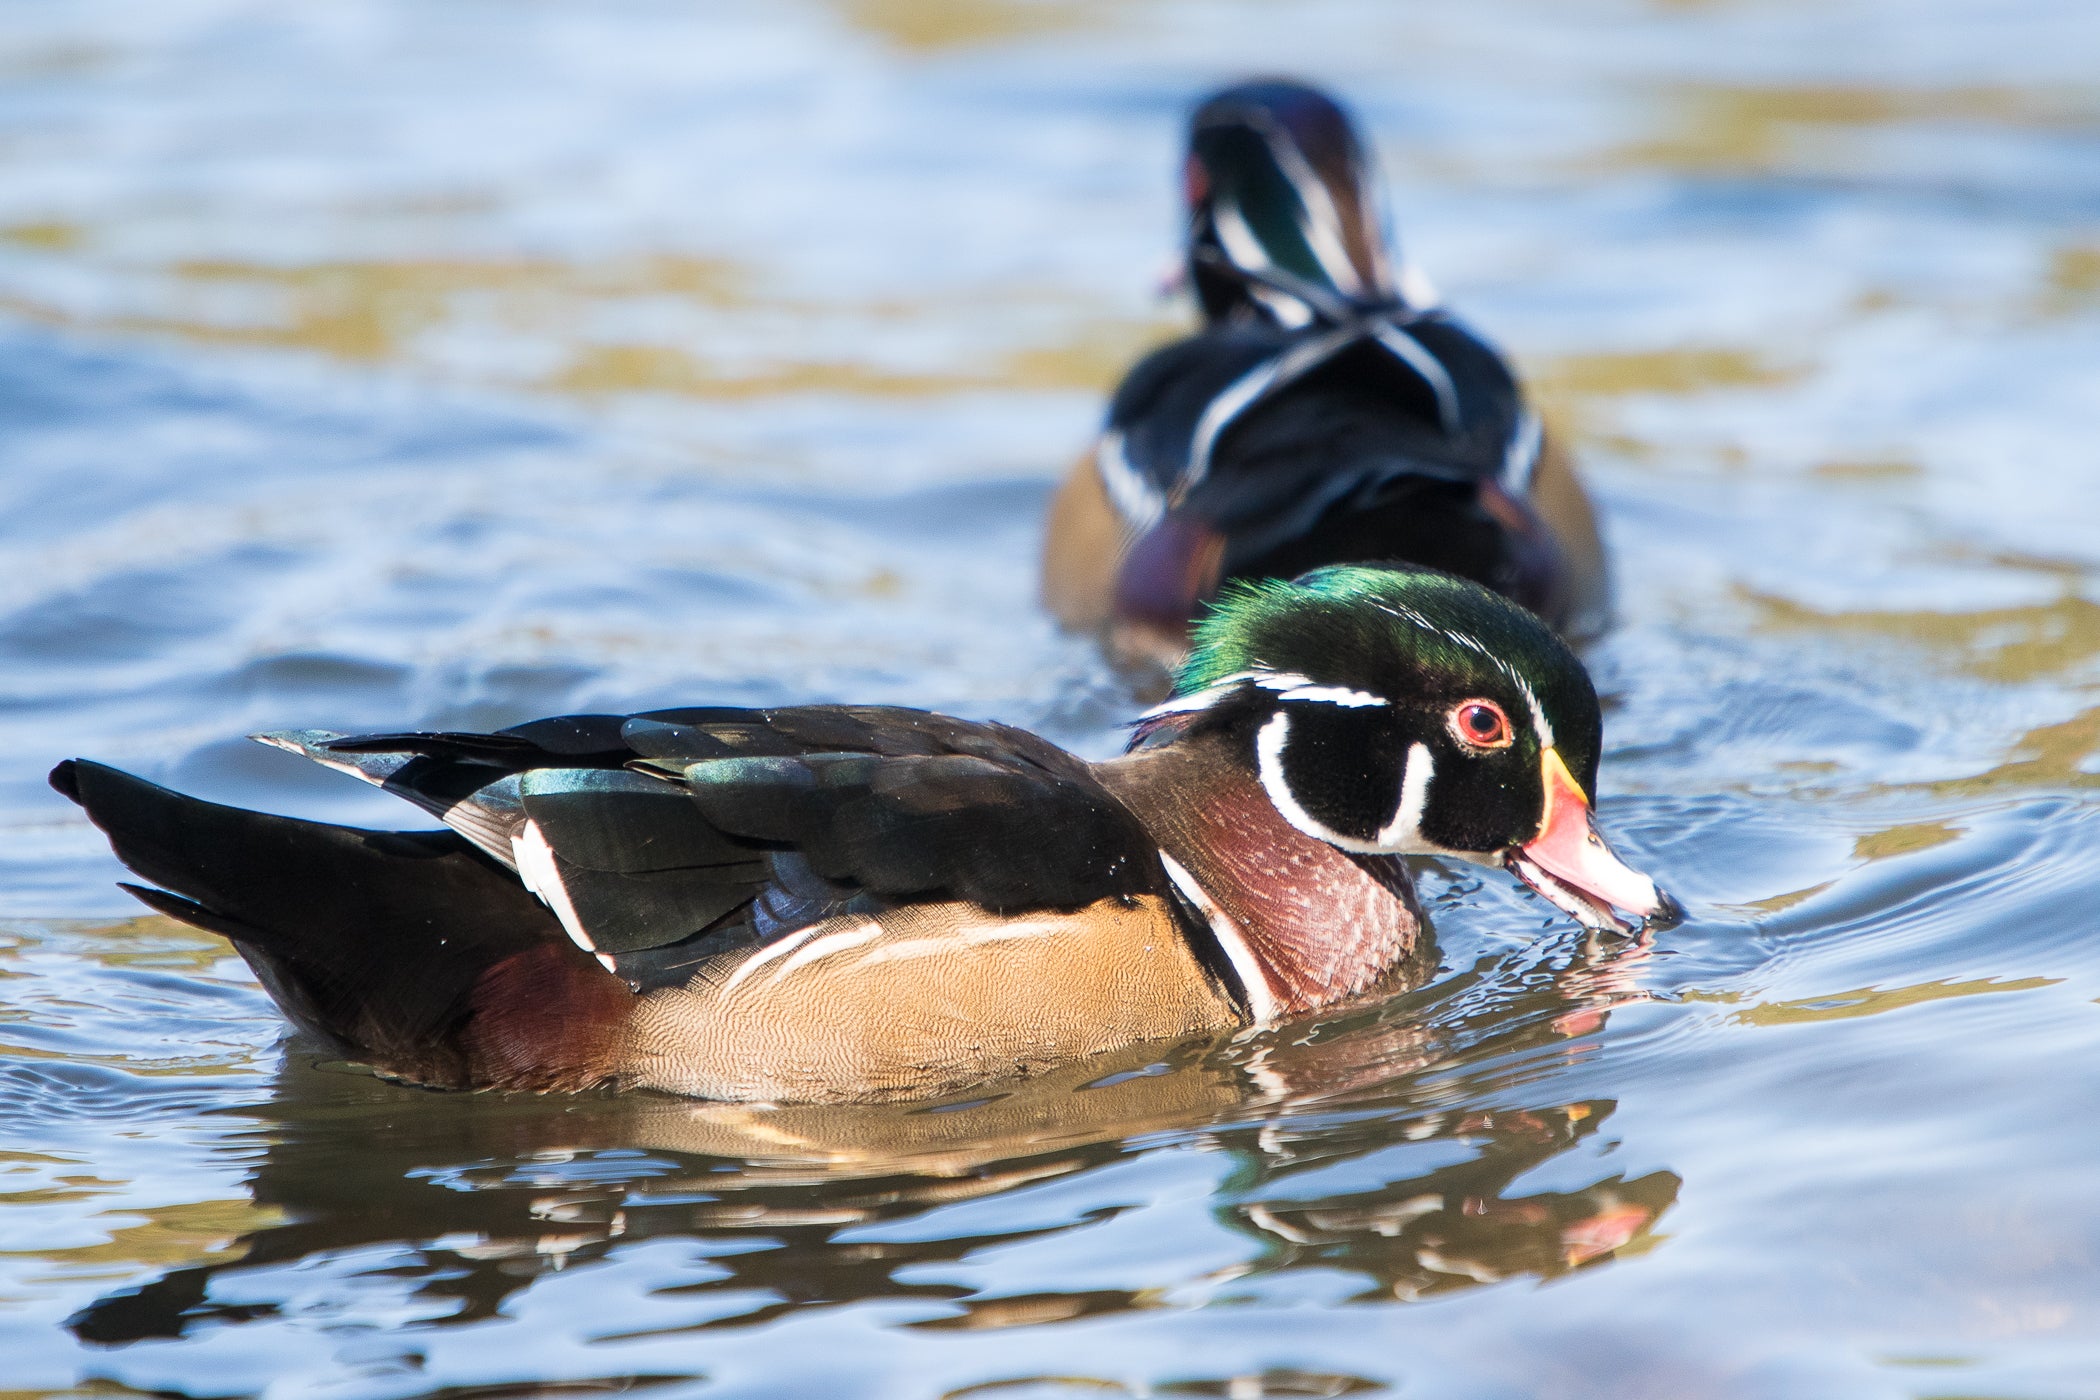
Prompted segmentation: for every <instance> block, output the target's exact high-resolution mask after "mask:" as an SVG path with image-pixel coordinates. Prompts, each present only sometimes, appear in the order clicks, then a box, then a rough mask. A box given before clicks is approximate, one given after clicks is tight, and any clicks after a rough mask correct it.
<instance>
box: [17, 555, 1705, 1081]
mask: <svg viewBox="0 0 2100 1400" xmlns="http://www.w3.org/2000/svg"><path fill="white" fill-rule="evenodd" d="M1599 727H1600V721H1599V714H1598V708H1597V701H1596V696H1595V694H1594V692H1593V691H1592V689H1591V687H1590V682H1589V679H1588V677H1587V676H1586V675H1585V673H1584V671H1583V669H1582V666H1581V664H1580V662H1578V661H1577V660H1576V658H1575V657H1574V656H1573V655H1572V654H1571V653H1570V652H1569V651H1568V649H1567V648H1566V646H1565V645H1564V644H1562V643H1561V642H1560V641H1559V640H1558V639H1557V638H1555V637H1554V636H1553V634H1552V633H1550V632H1549V631H1548V630H1547V629H1546V628H1544V627H1543V626H1542V625H1541V624H1540V623H1539V622H1538V620H1537V619H1536V618H1534V617H1533V616H1532V615H1531V614H1529V613H1527V612H1525V611H1524V610H1522V609H1520V608H1518V607H1516V606H1515V605H1514V604H1511V603H1509V602H1508V601H1506V600H1504V599H1502V598H1500V597H1498V596H1496V595H1494V594H1492V593H1489V592H1488V591H1486V590H1484V589H1482V588H1479V587H1478V586H1476V585H1474V584H1471V583H1468V582H1465V581H1462V580H1459V579H1455V578H1452V577H1449V576H1447V575H1443V574H1437V573H1430V572H1393V571H1385V570H1371V569H1330V570H1324V571H1320V572H1317V573H1315V574H1312V575H1310V576H1308V577H1306V578H1305V579H1303V580H1300V581H1297V582H1294V583H1285V582H1269V583H1264V584H1260V585H1247V586H1242V587H1240V588H1239V589H1237V591H1232V592H1229V593H1228V594H1227V596H1226V598H1225V599H1224V601H1223V603H1222V604H1221V606H1220V607H1219V608H1218V610H1217V611H1216V612H1215V613H1214V614H1213V615H1212V617H1211V618H1210V619H1209V620H1208V621H1207V622H1205V623H1204V624H1203V626H1202V628H1201V629H1200V631H1199V634H1198V638H1197V645H1196V649H1195V651H1194V653H1193V654H1192V656H1191V658H1190V660H1189V663H1188V665H1187V666H1186V667H1185V668H1184V671H1183V673H1182V678H1181V685H1180V689H1179V693H1178V694H1177V695H1176V696H1175V697H1174V698H1173V699H1171V700H1170V701H1168V702H1167V703H1166V704H1164V705H1161V706H1159V707H1158V708H1156V709H1154V710H1153V711H1151V712H1149V713H1148V714H1147V715H1146V716H1145V717H1144V718H1143V719H1142V720H1141V721H1140V722H1139V726H1138V734H1137V738H1136V740H1135V742H1134V743H1133V745H1132V748H1131V751H1130V752H1129V753H1128V754H1127V755H1126V756H1124V757H1122V758H1119V759H1115V760H1113V761H1110V762H1106V763H1099V764H1094V763H1088V762H1085V761H1083V760H1081V759H1079V758H1077V757H1075V756H1073V755H1071V754H1069V753H1066V752H1065V751H1064V750H1062V749H1059V748H1058V747H1056V746H1055V745H1053V744H1050V743H1048V742H1047V741H1045V740H1043V739H1040V738H1037V737H1035V736H1033V735H1031V734H1027V733H1025V732H1023V731H1020V730H1016V729H1012V728H1009V727H1006V726H1004V725H998V724H987V723H977V722H971V721H967V720H960V719H954V718H950V717H948V716H944V715H937V714H931V713H928V712H925V711H918V710H904V709H893V708H881V707H856V706H831V705H820V706H807V707H800V708H789V709H775V710H745V709H723V708H695V709H682V710H664V711H657V712H654V713H650V714H641V715H628V716H620V715H574V716H567V717H563V718H558V719H548V720H540V721H536V722H534V723H531V724H524V725H520V726H518V727H516V728H514V729H509V730H504V731H501V732H499V733H495V734H451V733H435V734H390V735H378V736H363V737H350V736H343V735H337V734H331V733H325V732H320V731H312V730H305V731H293V732H288V733H278V734H270V735H263V736H259V737H261V738H262V739H263V740H264V742H267V743H271V744H275V745H277V746H278V747H280V748H285V749H289V750H292V751H293V752H296V753H301V754H305V755H307V756H308V757H311V758H313V759H316V760H318V761H319V762H321V763H324V764H326V765H328V766H330V767H332V768H337V769H340V770H342V771H344V772H347V773H351V774H354V775H356V776H358V777H360V778H363V779H365V780H367V781H369V782H373V783H377V784H379V785H380V786H382V787H384V788H385V789H387V790H388V791H390V792H394V793H397V794H399V795H400V796H402V797H404V798H406V799H407V800H408V801H410V802H412V803H414V804H415V805H417V806H418V807H421V808H422V809H423V810H424V811H426V812H428V813H430V814H432V815H433V816H435V817H437V818H438V819H440V820H442V821H443V822H444V824H445V826H446V828H447V829H446V830H444V831H437V832H427V831H426V832H370V831H361V830H355V829H352V828H346V827H339V826H331V825H326V824H321V823H315V822H308V821H299V820H294V819H291V818H287V817H279V816H270V815H266V814H263V813H258V812H250V811H244V810H240V809H237V808H230V807H222V806H216V805H213V804H210V803H205V802H201V801H198V800H196V799H194V798H190V797H185V796H182V795H180V794H177V793H173V792H169V791H167V790H166V789H163V788H159V787H156V786H154V785H152V784H150V783H147V782H145V781H143V780H141V779H138V778H135V777H132V776H130V775H128V774H124V773H121V772H118V771H117V770H115V769H111V768H107V767H104V766H102V765H99V764H94V763H90V762H87V761H85V760H74V761H70V762H67V763H63V764H60V765H59V767H58V768H57V769H56V770H55V771H54V772H53V774H52V781H53V783H54V785H55V786H57V787H58V788H59V790H60V791H62V792H64V793H65V794H66V795H67V796H69V797H71V798H73V799H74V800H75V801H77V802H79V803H80V804H81V805H82V806H83V807H84V808H86V810H87V813H88V815H89V817H90V818H92V819H93V820H94V821H95V822H96V823H97V824H98V825H100V826H101V827H102V828H103V829H104V830H105V831H106V832H108V834H109V836H110V839H111V842H112V844H113V846H114V847H115V849H116V852H117V855H118V856H119V857H120V858H121V859H123V860H124V861H125V863H126V864H128V865H129V866H130V867H131V868H132V869H133V870H135V871H136V872H138V874H139V875H140V876H141V877H143V878H144V879H145V880H146V881H148V882H150V884H151V885H152V886H154V887H156V888H137V889H135V892H136V893H137V894H138V895H139V896H140V897H141V898H142V899H144V900H145V901H146V902H147V903H148V904H150V905H152V906H153V907H154V908H156V909H159V910H161V911H163V912H165V913H167V914H170V915H172V916H174V917H175V918H178V919H183V920H186V921H188V922H190V923H193V924H196V925H198V926H200V927H202V928H206V929H211V930H214V931H216V932H218V933H221V934H224V935H225V936H226V937H228V938H229V939H231V940H232V941H233V943H234V946H235V947H236V948H238V949H239V950H240V952H241V953H242V955H243V956H244V957H246V958H247V960H248V961H249V963H250V964H251V965H252V966H253V967H254V968H255V970H256V972H257V974H258V976H260V977H261V979H262V981H263V983H264V985H265V986H266V987H267V988H268V989H269V991H270V992H271V994H272V995H273V996H274V997H275V998H276V1000H277V1001H278V1003H279V1005H280V1006H282V1007H283V1009H284V1011H285V1012H286V1014H287V1015H288V1016H289V1017H290V1019H291V1020H293V1021H294V1022H295V1023H297V1024H298V1025H299V1026H301V1027H302V1028H304V1029H305V1030H307V1031H309V1032H311V1033H313V1034H315V1035H317V1036H319V1037H321V1038H322V1039H323V1040H325V1041H326V1042H328V1043H329V1044H330V1045H331V1046H332V1047H333V1048H334V1049H336V1050H337V1051H338V1052H339V1053H341V1054H343V1055H345V1056H348V1057H350V1058H354V1059H357V1060H361V1061H364V1062H367V1063H369V1064H372V1065H374V1066H375V1067H377V1068H378V1069H379V1070H381V1071H382V1072H384V1073H386V1074H389V1075H392V1076H395V1077H398V1078H402V1079H407V1080H412V1081H415V1082H419V1083H424V1084H431V1085H440V1086H451V1087H495V1088H517V1089H538V1090H547V1089H579V1088H585V1087H590V1086H595V1085H624V1086H644V1087H649V1088H655V1089H661V1090H668V1091H671V1092H674V1093H680V1094H688V1095H694V1096H700V1097H706V1098H715V1099H730V1100H743V1101H774V1102H787V1101H845V1100H875V1099H891V1098H900V1097H910V1096H915V1095H923V1094H931V1093H936V1092H940V1091H944V1090H948V1089H952V1088H955V1087H958V1086H961V1085H966V1084H970V1083H974V1082H978V1081H981V1080H985V1079H990V1078H995V1077H1001V1076H1006V1075H1012V1074H1016V1073H1029V1072H1033V1071H1039V1070H1042V1069H1044V1068H1046V1067H1048V1066H1050V1065H1052V1064H1056V1063H1058V1062H1061V1061H1066V1060H1070V1059H1073V1058H1077V1057H1080V1056H1085V1055H1089V1054H1094V1053H1097V1052H1100V1051H1103V1050H1107V1049H1110V1048H1112V1047H1116V1046H1121V1045H1125V1044H1128V1043H1131V1042H1135V1041H1142V1040H1148V1039H1160V1038H1168V1037H1178V1036H1182V1035H1186V1034H1191V1033H1197V1032H1204V1031H1214V1030H1218V1029H1223V1028H1230V1027H1233V1026H1240V1025H1247V1024H1253V1023H1260V1022H1266V1021H1272V1020H1276V1019H1279V1018H1282V1017H1288V1016H1292V1015H1296V1014H1298V1013H1301V1012H1305V1011H1309V1010H1312V1009H1314V1008H1317V1007H1320V1006H1323V1005H1327V1004H1329V1003H1332V1002H1334V1001H1336V1000H1338V999H1340V998H1343V997H1348V996H1352V995H1355V994H1358V993H1361V992H1364V991H1366V990H1368V989H1370V988H1371V987H1373V986H1374V985H1375V984H1376V983H1377V982H1378V980H1379V979H1380V978H1381V977H1382V976H1383V975H1384V974H1385V973H1386V972H1388V971H1389V970H1390V969H1391V968H1393V967H1394V965H1395V964H1396V963H1398V962H1399V961H1400V960H1401V959H1403V958H1404V957H1406V956H1407V954H1408V953H1409V952H1410V951H1411V950H1412V949H1413V948H1414V947H1415V945H1416V942H1417V939H1418V937H1419V934H1420V931H1421V924H1420V915H1419V913H1418V911H1417V909H1416V906H1415V904H1414V900H1413V896H1412V893H1411V890H1410V887H1409V881H1408V876H1407V872H1406V870H1405V868H1404V867H1403V866H1402V864H1401V863H1400V861H1399V857H1400V856H1402V855H1405V854H1410V853H1437V854H1442V855H1447V856H1454V857H1458V858H1461V859H1465V860H1472V861H1479V862H1483V863H1489V864H1500V865H1506V866H1508V867H1509V868H1510V869H1511V870H1512V871H1514V872H1515V873H1516V874H1518V875H1519V876H1521V877H1522V878H1523V879H1524V880H1525V881H1526V882H1527V883H1529V884H1530V885H1532V886H1533V888H1535V889H1537V890H1539V891H1540V892H1541V893H1542V894H1544V895H1545V896H1546V897H1547V898H1549V899H1550V900H1552V901H1553V902H1554V903H1555V904H1557V905H1558V906H1560V907H1561V908H1562V909H1564V910H1567V911H1568V912H1570V913H1571V914H1573V915H1575V916H1576V917H1577V918H1579V919H1582V920H1583V921H1584V922H1587V923H1591V924H1594V925H1608V924H1614V923H1615V922H1616V915H1614V913H1613V910H1614V909H1615V908H1616V909H1618V910H1623V911H1624V912H1625V913H1627V914H1628V915H1631V916H1633V917H1636V918H1642V917H1655V916H1658V915H1667V914H1668V913H1669V912H1670V910H1671V906H1670V905H1669V902H1668V901H1667V899H1666V898H1665V897H1664V896H1663V895H1661V894H1660V893H1659V892H1658V891H1657V890H1656V888H1655V886H1654V884H1653V883H1652V882H1651V881H1649V880H1648V879H1647V878H1645V877H1643V876H1641V875H1638V874H1636V873H1634V872H1633V871H1632V870H1630V869H1628V868H1627V867H1626V866H1624V865H1622V864H1621V863H1620V862H1619V861H1618V860H1617V859H1616V858H1614V857H1613V856H1612V855H1611V853H1610V851H1609V850H1608V849H1607V848H1606V847H1605V845H1604V844H1603V841H1602V839H1601V838H1600V837H1598V836H1597V834H1596V832H1595V828H1594V826H1593V824H1592V821H1591V815H1590V804H1589V799H1588V796H1587V794H1588V793H1589V792H1590V791H1591V790H1592V788H1593V785H1594V782H1595V778H1596V768H1597V758H1598V751H1599V743H1600V733H1599Z"/></svg>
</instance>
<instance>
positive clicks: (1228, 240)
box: [1183, 79, 1398, 327]
mask: <svg viewBox="0 0 2100 1400" xmlns="http://www.w3.org/2000/svg"><path fill="white" fill-rule="evenodd" d="M1183 184H1184V193H1185V195H1186V197H1187V201H1188V211H1189V235H1188V256H1189V276H1190V279H1191V281H1192V283H1193V285H1194V287H1195V291H1196V295H1197V298H1198V300H1199V301H1201V302H1202V304H1203V310H1204V314H1205V315H1206V317H1207V318H1209V319H1210V320H1213V321H1216V320H1220V319H1224V318H1226V317H1229V316H1232V315H1235V314H1251V315H1255V316H1259V317H1261V318H1263V319H1267V320H1272V321H1276V322H1279V323H1281V324H1283V325H1285V326H1293V327H1295V326H1299V325H1304V324H1307V323H1309V322H1310V321H1311V320H1312V319H1313V318H1314V317H1315V316H1316V315H1327V314H1329V313H1330V312H1331V311H1332V310H1333V308H1334V307H1335V306H1344V307H1346V306H1350V305H1357V306H1366V305H1382V304H1389V303H1391V302H1394V301H1395V300H1397V298H1398V293H1397V292H1396V290H1395V286H1394V279H1393V275H1392V270H1391V267H1390V265H1389V263H1388V261H1387V256H1386V246H1385V244H1386V235H1385V229H1384V226H1383V220H1382V219H1381V217H1380V212H1379V209H1378V204H1377V201H1378V194H1377V185H1376V182H1375V181H1374V180H1373V179H1372V177H1371V173H1370V166H1369V163H1368V161H1367V159H1366V154H1365V150H1364V144H1363V142H1362V140H1361V139H1360V138H1359V137H1358V135H1357V132H1356V126H1355V123H1354V122H1352V121H1351V120H1350V118H1349V114H1348V112H1347V111H1345V110H1344V109H1343V108H1342V106H1341V104H1339V103H1338V102H1336V101H1335V100H1334V99H1333V98H1331V97H1329V96H1328V95H1327V94H1326V93H1324V92H1321V91H1320V90H1319V89H1318V88H1314V87H1309V86H1307V85H1306V84H1303V83H1298V82H1292V81H1289V80H1287V79H1265V80H1262V81H1257V82H1249V83H1240V84H1238V85H1236V86H1233V87H1229V88H1225V89H1223V90H1221V91H1219V92H1216V93H1213V94H1212V95H1211V96H1210V97H1208V98H1206V99H1205V100H1204V101H1203V102H1202V103H1201V104H1200V105H1199V106H1198V107H1197V108H1196V110H1195V112H1194V114H1193V115H1192V116H1191V117H1190V118H1189V137H1188V155H1187V159H1186V164H1185V166H1184V172H1183ZM1294 291H1295V292H1296V293H1297V294H1295V295H1294V294H1293V293H1294Z"/></svg>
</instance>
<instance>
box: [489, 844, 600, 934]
mask: <svg viewBox="0 0 2100 1400" xmlns="http://www.w3.org/2000/svg"><path fill="white" fill-rule="evenodd" d="M510 851H511V855H512V857H513V858H514V859H515V860H516V861H517V863H518V878H519V879H520V880H522V881H524V883H525V888H526V889H528V890H531V891H532V892H533V893H534V894H535V895H538V896H539V899H540V902H541V903H542V904H545V905H546V906H547V907H548V908H549V909H552V910H553V911H554V917H555V918H557V919H559V920H561V926H562V928H563V929H564V930H565V931H566V932H567V933H568V935H569V938H570V940H571V941H572V942H574V943H575V944H576V946H577V947H579V948H581V949H583V951H584V952H586V953H590V954H593V955H596V953H597V952H598V945H597V944H595V943H593V942H591V936H590V934H589V933H587V932H585V931H584V927H583V920H581V919H579V918H577V917H576V906H575V904H574V903H572V902H571V901H570V899H569V891H568V890H567V889H566V888H565V887H564V886H563V885H562V882H561V867H559V866H557V865H556V864H555V863H554V848H553V847H552V846H550V845H548V844H547V837H546V835H545V834H544V833H543V832H541V830H540V828H539V824H538V823H537V822H527V823H525V826H524V828H523V829H522V830H520V831H519V832H518V834H517V835H516V836H513V837H511V838H510Z"/></svg>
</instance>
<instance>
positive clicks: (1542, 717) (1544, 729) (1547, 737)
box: [1502, 666, 1553, 749]
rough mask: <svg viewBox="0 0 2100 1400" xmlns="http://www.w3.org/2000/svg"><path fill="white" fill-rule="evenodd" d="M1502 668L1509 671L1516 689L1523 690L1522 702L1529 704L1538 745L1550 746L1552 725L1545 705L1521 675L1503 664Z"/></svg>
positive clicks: (1551, 744)
mask: <svg viewBox="0 0 2100 1400" xmlns="http://www.w3.org/2000/svg"><path fill="white" fill-rule="evenodd" d="M1502 669H1503V670H1505V671H1509V675H1510V679H1511V680H1513V681H1515V682H1516V683H1517V689H1519V690H1521V691H1523V692H1524V703H1525V704H1527V705H1529V706H1531V727H1532V729H1533V730H1534V731H1535V732H1536V733H1537V734H1538V736H1539V744H1540V746H1541V747H1543V748H1549V749H1550V748H1552V747H1553V726H1552V724H1550V723H1548V722H1547V719H1546V707H1545V706H1544V705H1541V704H1540V703H1539V698H1538V696H1537V695H1535V694H1533V693H1532V689H1531V686H1530V684H1529V683H1527V682H1526V681H1525V679H1524V678H1523V677H1522V676H1520V675H1518V674H1517V673H1516V672H1515V671H1510V670H1509V667H1507V666H1504V667H1503V668H1502Z"/></svg>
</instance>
